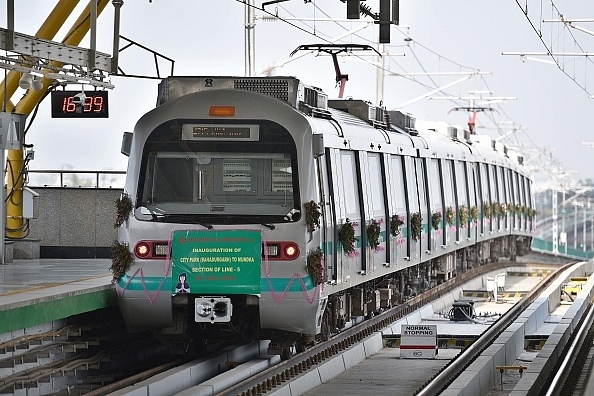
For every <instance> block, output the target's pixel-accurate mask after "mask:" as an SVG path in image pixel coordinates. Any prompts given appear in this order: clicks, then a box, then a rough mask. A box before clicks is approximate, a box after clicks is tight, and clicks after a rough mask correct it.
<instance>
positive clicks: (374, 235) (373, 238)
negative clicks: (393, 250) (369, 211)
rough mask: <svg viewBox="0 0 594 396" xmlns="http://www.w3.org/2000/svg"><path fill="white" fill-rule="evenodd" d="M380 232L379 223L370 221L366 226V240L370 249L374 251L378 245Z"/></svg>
mask: <svg viewBox="0 0 594 396" xmlns="http://www.w3.org/2000/svg"><path fill="white" fill-rule="evenodd" d="M381 230H382V229H381V227H380V222H379V221H377V220H375V219H372V220H371V223H369V225H368V226H367V240H368V241H369V246H371V248H372V249H376V248H377V247H378V246H379V245H380V240H379V239H380V233H381Z"/></svg>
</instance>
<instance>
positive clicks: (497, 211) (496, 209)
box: [488, 165, 506, 232]
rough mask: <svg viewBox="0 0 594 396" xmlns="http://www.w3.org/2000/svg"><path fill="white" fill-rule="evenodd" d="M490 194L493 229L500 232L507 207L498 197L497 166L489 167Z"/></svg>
mask: <svg viewBox="0 0 594 396" xmlns="http://www.w3.org/2000/svg"><path fill="white" fill-rule="evenodd" d="M488 169H489V194H490V195H491V200H492V202H493V217H492V218H491V229H492V230H493V231H496V232H499V224H500V219H501V214H502V213H504V212H505V210H506V209H505V205H502V204H503V202H501V199H500V197H499V196H498V195H497V177H496V172H495V165H489V167H488Z"/></svg>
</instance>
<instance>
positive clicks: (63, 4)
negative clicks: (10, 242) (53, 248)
mask: <svg viewBox="0 0 594 396" xmlns="http://www.w3.org/2000/svg"><path fill="white" fill-rule="evenodd" d="M78 1H79V0H60V1H59V2H58V4H56V6H55V7H54V9H53V10H52V12H51V13H50V14H49V15H48V17H47V18H46V20H45V22H43V24H42V25H41V27H40V28H39V30H38V31H37V33H36V36H37V37H39V38H43V39H47V40H50V39H52V38H54V36H55V35H56V34H57V33H58V31H59V30H60V28H61V27H62V25H63V24H64V23H65V22H66V20H67V19H68V16H69V15H70V14H71V13H72V11H74V8H75V7H76V5H77V4H78ZM20 77H21V73H19V72H17V71H14V70H11V71H10V72H8V75H7V76H6V78H5V79H4V81H3V82H2V85H0V101H1V103H2V104H3V105H2V107H3V109H4V110H5V111H9V109H8V106H6V102H8V100H7V99H8V98H10V97H12V95H13V94H14V93H15V91H16V89H17V87H18V84H19V79H20ZM5 94H6V97H5ZM11 107H14V106H11ZM12 110H13V109H12V108H11V109H10V111H12ZM17 112H18V110H17ZM22 114H29V113H22ZM23 162H24V160H23V150H8V155H7V161H6V164H7V180H6V194H7V197H10V199H8V201H7V202H6V214H7V219H6V229H7V231H6V236H7V237H9V238H23V237H24V236H25V235H24V227H23V224H24V222H23V173H22V172H23V169H22V168H23Z"/></svg>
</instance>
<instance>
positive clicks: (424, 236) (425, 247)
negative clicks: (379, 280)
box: [415, 158, 431, 262]
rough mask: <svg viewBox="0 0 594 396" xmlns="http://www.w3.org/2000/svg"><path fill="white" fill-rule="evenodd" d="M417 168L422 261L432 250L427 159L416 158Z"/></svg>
mask: <svg viewBox="0 0 594 396" xmlns="http://www.w3.org/2000/svg"><path fill="white" fill-rule="evenodd" d="M415 162H416V168H417V188H418V191H419V211H420V213H421V229H422V232H421V238H420V240H419V241H420V244H421V246H420V249H421V261H422V262H424V261H426V260H427V257H426V256H427V253H428V252H429V251H430V250H431V249H430V247H429V246H430V240H429V235H430V233H431V232H430V230H431V212H430V211H429V198H428V193H429V192H428V190H427V173H426V171H427V170H426V166H425V158H415Z"/></svg>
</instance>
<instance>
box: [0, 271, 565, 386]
mask: <svg viewBox="0 0 594 396" xmlns="http://www.w3.org/2000/svg"><path fill="white" fill-rule="evenodd" d="M510 265H513V266H516V267H517V266H523V265H526V266H528V265H531V264H529V263H517V262H513V263H510V262H498V263H491V264H488V265H485V266H481V267H478V268H474V269H471V270H469V271H467V272H466V273H464V274H460V275H459V276H457V277H456V278H454V279H452V280H451V281H450V282H447V283H444V284H441V285H439V286H437V287H435V288H433V289H431V290H429V291H428V292H426V293H423V294H422V295H419V296H417V297H414V298H412V299H410V300H408V301H407V302H406V303H404V304H402V305H399V306H397V307H394V308H392V309H389V310H387V311H385V312H383V313H382V314H381V315H377V316H375V317H373V318H371V319H369V320H367V321H365V322H363V323H360V324H358V325H355V326H353V327H351V328H349V329H347V330H346V331H344V332H342V333H340V334H339V335H338V336H336V337H334V338H332V339H330V340H328V341H325V342H321V343H319V344H317V345H315V346H314V347H312V348H310V349H307V350H306V351H304V352H302V353H299V354H297V355H294V356H292V357H291V358H290V359H288V360H285V361H280V358H278V357H277V359H276V360H275V359H272V360H270V361H269V362H268V363H267V364H264V365H262V364H260V368H259V369H256V368H254V369H253V370H255V371H259V372H257V373H256V372H252V373H250V375H249V376H247V378H241V377H242V376H241V375H238V376H237V377H236V378H235V379H232V380H229V379H227V380H226V383H225V384H224V385H217V386H218V388H217V389H218V390H217V391H216V392H214V393H216V394H221V395H246V396H247V395H261V394H266V393H268V392H271V391H272V390H274V389H276V388H278V387H280V386H282V385H283V384H286V383H288V382H290V381H292V380H295V379H296V378H298V377H299V376H301V375H302V374H303V373H306V372H307V371H309V370H311V369H312V368H315V367H317V366H319V365H321V364H323V363H324V362H326V361H328V360H330V359H332V358H334V357H335V356H338V355H339V354H341V353H344V352H345V351H347V350H348V349H349V348H352V347H353V346H355V345H357V344H360V343H361V342H363V341H364V340H365V339H366V338H368V337H369V336H371V335H373V334H374V333H376V332H378V331H379V330H381V329H383V328H385V327H387V326H388V325H390V324H391V323H393V322H395V321H396V320H398V319H399V318H401V317H404V316H406V315H408V314H410V313H412V312H414V311H415V310H417V309H419V308H420V307H422V306H424V305H426V304H428V303H430V302H431V301H433V300H434V299H436V298H438V297H439V296H441V295H443V294H445V293H447V292H448V291H450V290H453V289H455V288H457V287H459V286H461V285H463V284H464V283H465V282H467V281H468V280H470V279H472V278H474V277H477V276H481V275H482V274H484V273H486V272H490V271H497V270H500V269H502V268H504V267H507V266H510ZM533 265H536V264H533ZM549 265H550V266H551V268H558V267H559V264H549ZM538 266H539V267H543V264H538ZM103 314H105V313H103ZM85 322H86V323H94V322H93V321H90V320H85ZM99 323H101V324H102V326H99V327H98V328H92V327H89V326H79V327H77V326H76V325H73V326H69V327H68V328H65V329H64V330H62V331H61V332H59V333H60V334H45V335H40V336H39V337H37V339H40V340H41V341H37V340H35V341H33V340H32V339H31V338H30V337H29V339H20V340H11V341H10V342H9V343H4V344H0V351H2V350H3V349H2V348H4V350H5V351H6V350H7V349H10V348H12V349H13V350H14V351H17V349H18V348H22V349H25V346H24V343H26V344H27V348H28V350H27V352H26V353H16V352H13V353H12V357H10V359H13V360H19V359H20V361H22V362H26V361H30V362H31V363H27V365H21V369H18V368H16V366H19V365H20V364H12V363H11V364H12V365H13V368H12V369H11V370H12V373H11V374H10V375H2V379H1V380H0V389H2V390H0V394H11V393H16V392H17V391H18V390H19V389H23V388H27V389H28V388H31V387H40V392H39V394H49V393H47V392H44V391H43V390H42V389H46V388H47V387H48V386H47V385H45V387H44V385H43V384H47V383H50V382H51V383H52V386H53V387H54V389H53V391H52V392H50V393H52V394H64V395H66V394H69V395H72V394H75V395H76V394H89V395H105V394H110V393H112V392H114V391H116V390H117V389H122V388H125V387H127V386H130V385H132V384H136V383H138V382H140V381H143V380H146V379H148V378H151V377H153V376H155V375H156V374H160V373H165V374H162V375H164V376H166V375H167V374H166V373H167V372H168V370H171V369H172V368H179V367H180V366H183V365H192V364H194V363H195V362H197V361H198V360H199V361H201V362H210V363H206V364H210V365H211V366H214V367H216V368H217V369H216V370H214V371H213V372H212V373H211V374H212V375H210V377H211V378H210V379H209V378H206V379H205V381H208V380H209V381H210V382H212V383H216V381H217V379H216V378H217V375H220V374H221V373H225V372H233V371H234V370H237V371H239V370H240V367H241V366H243V365H241V366H239V367H237V368H236V369H234V367H235V366H237V365H238V364H239V363H243V362H245V361H247V360H250V359H251V357H250V356H252V357H253V356H254V355H255V356H260V355H262V354H263V353H264V354H265V351H264V352H262V351H260V350H259V349H258V348H259V347H258V346H255V347H252V348H250V347H249V346H236V348H238V351H240V352H237V353H235V355H233V354H229V351H230V350H232V348H230V347H229V346H228V345H226V346H225V347H226V351H227V352H225V354H221V352H220V349H222V346H221V347H220V348H216V349H215V348H213V349H211V350H210V351H209V354H208V356H185V357H183V358H180V357H179V356H177V355H174V356H172V355H169V354H167V352H166V351H165V349H164V348H163V347H162V346H161V345H159V344H157V343H156V341H155V339H154V338H153V337H152V336H151V335H150V333H140V334H126V333H125V332H124V331H123V326H122V327H120V324H119V323H118V321H112V323H111V324H110V325H109V326H105V323H106V321H105V320H104V318H99ZM50 338H51V340H49V339H50ZM9 344H10V345H9ZM33 344H39V345H37V346H34V347H33V346H31V345H33ZM19 345H22V346H19ZM58 348H59V349H60V351H61V352H60V353H56V352H57V351H58ZM242 348H243V350H245V351H247V350H251V352H246V353H243V352H241V350H242ZM254 348H255V352H254ZM47 350H50V351H53V352H54V354H53V356H54V358H53V359H52V358H49V357H47V358H43V357H42V356H46V355H47V354H46V352H43V351H47ZM32 356H37V358H33V357H32ZM221 356H223V357H221ZM229 356H235V358H234V359H233V360H230V359H229ZM5 359H7V358H4V359H1V360H0V366H2V367H4V366H9V365H10V364H9V363H8V361H9V360H10V359H8V360H5ZM196 359H198V360H196ZM224 359H227V360H224ZM52 360H53V361H52ZM256 361H262V358H259V359H258V358H257V359H256ZM3 362H4V363H3ZM268 366H270V367H268ZM0 370H2V368H0ZM4 370H6V369H4ZM3 373H6V371H4V372H3ZM229 377H233V375H229ZM244 377H245V375H244ZM60 382H61V383H63V386H62V388H61V389H55V385H56V384H58V383H60ZM174 388H175V387H174ZM213 389H214V388H213ZM177 392H179V389H178V390H175V389H173V388H172V394H174V393H177Z"/></svg>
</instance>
